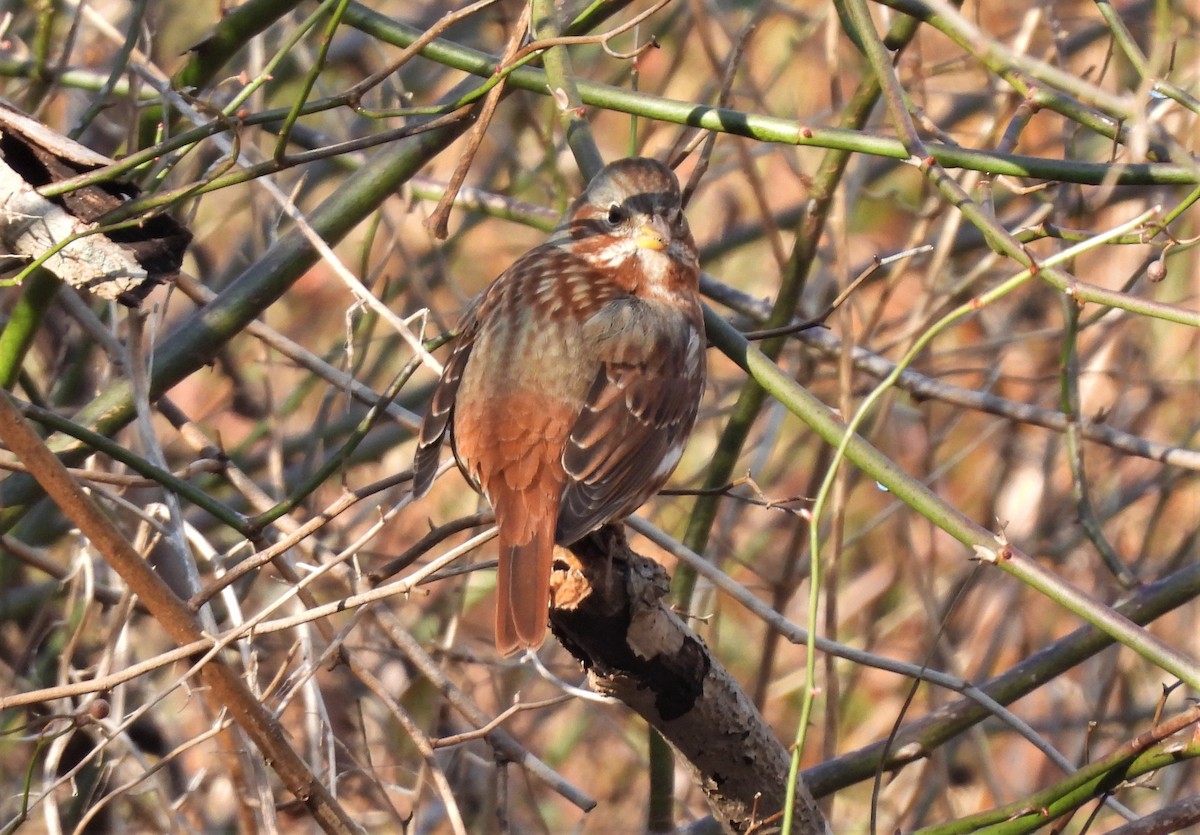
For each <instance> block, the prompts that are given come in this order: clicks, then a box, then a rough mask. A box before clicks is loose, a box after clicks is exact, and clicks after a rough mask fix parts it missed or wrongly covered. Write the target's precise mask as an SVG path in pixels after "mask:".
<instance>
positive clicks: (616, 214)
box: [608, 203, 625, 226]
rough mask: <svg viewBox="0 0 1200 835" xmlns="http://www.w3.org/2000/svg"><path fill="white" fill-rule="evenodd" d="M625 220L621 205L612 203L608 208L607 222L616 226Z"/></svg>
mask: <svg viewBox="0 0 1200 835" xmlns="http://www.w3.org/2000/svg"><path fill="white" fill-rule="evenodd" d="M624 219H625V210H624V209H622V208H621V204H619V203H613V204H612V205H611V206H609V207H608V222H609V223H610V224H611V225H613V226H616V225H617V224H618V223H620V222H621V221H623V220H624Z"/></svg>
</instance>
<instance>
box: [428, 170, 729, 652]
mask: <svg viewBox="0 0 1200 835" xmlns="http://www.w3.org/2000/svg"><path fill="white" fill-rule="evenodd" d="M682 202H683V201H682V197H681V194H680V188H679V181H678V180H677V179H676V177H675V174H674V173H673V172H672V171H671V169H670V168H668V167H667V166H665V165H663V164H662V163H660V162H658V161H657V160H654V159H650V158H646V157H632V158H627V159H621V160H617V161H615V162H612V163H610V164H608V165H607V166H605V167H604V168H603V169H601V170H600V171H599V172H598V173H597V174H596V175H595V176H594V177H593V178H592V179H591V181H590V182H589V183H588V184H587V186H586V188H585V189H584V191H583V192H582V194H580V196H579V197H578V198H577V199H576V200H575V201H574V203H573V204H572V205H571V207H570V208H569V209H568V211H567V213H566V215H565V216H564V220H563V222H562V223H561V224H560V225H559V226H558V228H557V229H556V230H555V231H554V232H553V233H552V234H551V236H550V238H549V239H548V240H547V242H546V243H544V244H542V245H540V246H537V247H534V248H533V249H531V250H529V251H528V252H526V253H525V254H524V255H522V256H521V257H519V258H518V259H517V260H516V261H515V262H514V263H513V264H512V266H510V267H509V268H508V269H507V270H505V271H504V272H503V273H502V274H501V275H500V276H499V277H498V278H497V279H496V280H495V281H494V282H493V283H492V284H491V285H490V286H488V287H487V288H486V289H485V290H484V291H483V292H482V293H481V294H480V295H479V296H477V297H476V298H475V300H474V301H473V302H471V303H470V304H469V306H468V307H467V309H466V310H465V312H464V313H463V314H462V317H461V320H460V321H459V323H458V325H457V327H456V328H455V336H454V344H453V349H452V352H451V354H450V356H449V358H448V360H447V361H446V363H445V366H444V368H443V371H442V376H441V378H440V380H439V381H438V384H437V386H436V388H435V389H434V392H433V396H432V398H431V400H430V405H429V408H428V411H427V413H426V415H425V417H424V419H423V422H422V425H421V430H420V435H419V438H418V444H417V450H416V453H415V456H414V464H413V471H414V476H413V494H414V497H415V498H420V497H422V496H424V495H425V494H426V493H428V491H429V489H430V486H431V485H432V483H433V480H434V476H435V475H436V474H437V469H438V463H439V458H440V450H441V446H442V443H443V440H444V439H445V437H446V436H447V435H449V437H450V442H451V448H452V450H453V453H454V457H455V459H456V460H457V463H458V466H459V469H460V470H461V471H462V473H463V474H464V476H465V477H466V479H467V481H468V482H470V483H471V485H472V486H473V487H474V488H475V489H476V490H478V491H479V492H482V493H483V495H484V497H485V498H486V499H487V500H488V502H489V503H490V504H491V506H492V508H493V510H494V511H495V516H496V527H497V530H498V534H497V539H498V540H499V555H498V565H499V568H498V575H497V587H496V632H495V638H496V648H497V651H498V652H499V653H500V654H501V655H503V656H511V655H513V654H515V653H516V652H518V651H520V650H522V649H525V648H530V649H534V650H536V649H537V648H538V647H540V646H541V644H542V642H543V641H544V640H545V635H546V628H547V625H548V621H549V603H550V575H551V570H552V567H553V550H554V546H555V545H556V544H557V545H560V546H567V545H570V544H572V543H574V542H576V541H578V540H579V539H581V538H582V537H584V536H585V535H587V534H588V533H589V532H591V531H593V530H595V529H597V528H599V527H601V526H603V525H605V524H607V523H610V522H616V521H620V520H622V519H624V518H626V517H627V516H629V515H631V514H632V513H634V512H635V511H636V510H637V509H638V508H639V507H640V506H641V505H642V504H643V503H645V502H646V500H647V499H649V498H650V497H651V496H653V495H654V494H656V493H657V492H658V490H659V489H660V488H661V487H662V485H663V483H664V482H665V481H666V480H667V478H668V477H669V476H670V475H671V473H672V472H673V471H674V469H675V467H676V465H677V464H678V463H679V460H680V457H681V456H682V454H683V449H684V445H685V443H686V442H687V439H688V437H689V435H690V434H691V431H692V428H693V426H694V424H695V422H696V415H697V412H698V410H699V404H700V400H701V396H702V395H703V393H704V384H705V375H706V360H705V349H706V345H707V343H706V338H705V333H704V318H703V307H702V305H701V302H700V297H699V278H700V265H699V256H698V254H697V250H696V243H695V241H694V239H693V238H692V233H691V230H690V229H689V227H688V222H687V219H686V218H685V217H684V214H683V206H682Z"/></svg>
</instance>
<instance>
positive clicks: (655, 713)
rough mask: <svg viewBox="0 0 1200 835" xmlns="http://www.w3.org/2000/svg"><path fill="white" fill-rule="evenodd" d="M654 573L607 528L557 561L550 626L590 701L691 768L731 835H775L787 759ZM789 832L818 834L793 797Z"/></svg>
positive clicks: (817, 817) (817, 820)
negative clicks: (622, 710) (637, 727)
mask: <svg viewBox="0 0 1200 835" xmlns="http://www.w3.org/2000/svg"><path fill="white" fill-rule="evenodd" d="M668 588H669V580H668V577H667V573H666V571H664V570H663V568H662V566H660V565H659V564H658V563H656V562H654V561H653V560H650V559H647V558H645V557H643V556H641V555H639V554H636V553H634V552H633V551H631V550H630V549H629V544H628V542H627V541H626V540H625V536H624V533H623V532H622V531H621V529H620V528H619V527H617V526H607V527H605V528H602V529H601V530H600V531H597V532H596V533H594V534H591V535H590V536H588V537H585V538H584V539H583V540H581V541H580V542H577V543H575V544H574V545H572V546H571V548H570V550H567V549H564V548H558V549H556V550H555V565H554V577H553V579H552V580H551V595H552V604H551V612H550V627H551V629H552V630H553V631H554V634H555V635H556V636H557V637H558V639H559V640H560V641H561V642H562V644H563V646H565V647H566V648H567V650H568V651H569V652H570V653H571V654H572V655H574V656H575V657H576V658H577V659H579V661H580V662H581V663H582V664H583V666H584V668H585V669H586V670H587V672H588V677H589V680H590V682H591V686H592V687H593V689H595V690H596V692H598V693H604V694H606V695H609V696H612V697H614V698H617V699H620V700H621V701H622V702H624V703H625V704H626V705H628V706H629V707H630V708H632V709H633V710H634V711H635V712H637V713H638V714H639V715H640V716H642V717H643V718H644V719H645V720H646V721H647V722H649V723H650V724H651V725H652V726H653V727H654V728H655V729H656V730H657V731H658V732H659V733H660V734H662V736H663V738H664V739H666V740H667V741H668V742H670V743H671V745H672V746H673V747H674V748H675V750H676V751H677V752H679V754H680V755H682V756H683V758H684V759H685V760H686V761H687V762H688V764H689V765H690V767H691V769H692V772H693V775H694V777H695V779H696V781H697V783H698V784H699V786H700V787H701V789H702V790H703V791H704V793H705V795H706V796H707V797H708V801H709V805H710V806H711V807H712V810H713V814H714V816H715V817H716V819H717V820H718V821H719V822H720V823H721V824H722V825H723V826H724V827H725V829H726V830H728V831H730V832H736V833H746V832H756V833H759V832H770V831H774V830H776V829H777V826H778V822H779V819H780V813H781V812H782V810H783V805H784V797H785V793H786V786H787V775H788V766H789V759H790V758H789V755H788V752H787V749H786V748H784V746H783V745H781V744H780V742H779V740H778V739H776V738H775V735H774V734H773V733H772V732H771V729H770V728H769V727H768V726H767V723H766V721H765V720H764V719H763V717H762V715H761V714H760V713H759V712H758V710H757V709H756V708H755V707H754V704H753V703H752V702H751V701H750V699H749V698H748V697H747V696H746V694H745V693H744V692H743V690H742V688H741V687H740V686H739V685H738V683H737V682H736V681H735V680H734V679H733V678H732V677H731V676H730V675H729V673H728V671H726V670H725V668H724V667H722V666H721V664H720V662H718V661H717V659H716V658H714V657H713V655H712V653H711V652H710V651H709V649H708V647H707V646H706V645H705V643H704V641H702V640H701V639H700V637H699V636H697V635H696V633H694V632H693V631H692V630H691V629H689V628H688V626H687V625H686V624H685V623H684V622H683V621H682V620H681V619H680V618H679V617H678V616H677V615H676V614H675V613H674V612H673V611H671V609H670V608H669V607H668V606H667V604H666V603H665V602H664V598H665V596H666V594H667V591H668ZM796 798H797V800H796V815H795V822H796V824H795V830H794V831H795V832H796V833H804V835H807V834H808V833H823V832H825V831H826V824H825V821H824V819H823V817H822V815H821V812H820V810H819V809H818V808H817V805H816V802H815V801H814V800H813V798H812V795H811V794H810V793H809V791H808V789H807V788H806V787H805V786H804V784H803V782H800V783H799V784H798V785H797V787H796Z"/></svg>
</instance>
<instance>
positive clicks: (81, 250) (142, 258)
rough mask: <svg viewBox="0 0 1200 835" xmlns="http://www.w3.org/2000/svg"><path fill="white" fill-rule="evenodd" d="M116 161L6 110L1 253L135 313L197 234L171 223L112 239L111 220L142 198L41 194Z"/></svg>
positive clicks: (136, 227)
mask: <svg viewBox="0 0 1200 835" xmlns="http://www.w3.org/2000/svg"><path fill="white" fill-rule="evenodd" d="M111 163H112V160H110V159H108V158H107V157H104V156H101V155H100V154H98V153H96V152H95V151H92V150H91V149H90V148H87V147H85V146H83V145H80V144H79V143H78V142H75V141H73V140H71V139H68V138H67V137H65V136H62V135H61V134H59V133H56V132H55V131H53V130H51V129H50V128H48V127H47V126H45V125H43V124H42V123H41V122H38V121H36V120H35V119H31V118H30V117H28V116H26V115H25V114H23V113H21V112H20V111H18V110H16V109H15V108H13V107H12V106H11V105H9V104H8V103H7V102H0V249H2V250H3V252H4V253H6V254H9V255H15V256H17V258H18V259H19V260H20V266H21V267H22V268H23V267H25V266H26V265H28V264H29V263H31V262H34V261H37V260H38V259H43V258H44V261H43V262H42V267H43V268H44V269H46V270H48V271H49V272H51V273H53V274H54V275H56V276H57V277H58V278H60V279H62V280H63V281H65V282H66V283H67V284H70V285H71V286H72V287H75V288H76V289H79V290H84V291H87V292H89V293H94V294H96V295H97V296H100V297H101V298H105V299H114V300H116V301H119V302H121V303H122V304H125V305H128V306H130V307H136V306H137V305H138V304H139V303H140V302H141V300H142V299H143V298H145V297H146V295H147V294H148V293H149V292H150V291H151V290H152V289H154V287H155V286H157V285H158V284H161V283H163V282H165V281H168V280H169V279H170V278H171V277H172V276H174V275H175V274H176V273H177V272H179V266H180V264H181V263H182V262H183V254H184V251H185V250H186V249H187V245H188V243H190V242H191V239H192V235H191V233H190V232H189V231H188V230H187V229H186V228H184V227H183V226H182V225H180V224H179V223H178V222H176V221H175V220H173V219H172V218H170V217H168V216H167V215H154V216H151V217H147V218H144V219H142V220H141V221H139V222H138V223H136V224H130V225H126V226H123V227H121V228H113V229H108V230H105V231H96V230H98V229H100V228H101V222H102V219H103V217H104V216H105V215H107V214H109V213H110V212H112V211H114V210H115V209H118V208H120V207H121V206H123V205H124V204H125V203H126V202H127V201H129V200H131V199H133V198H135V197H137V196H138V195H139V194H140V193H141V191H140V189H138V188H137V186H135V185H132V184H130V183H126V182H103V183H97V184H94V185H87V186H83V187H82V188H78V189H75V190H73V191H69V192H66V193H64V194H62V195H58V196H54V197H46V196H44V195H42V194H41V193H40V192H39V189H41V188H43V187H45V186H47V185H51V184H53V183H58V182H61V181H63V180H66V179H69V178H71V177H76V176H78V175H80V174H86V173H88V172H91V171H95V170H96V169H98V168H103V167H104V166H106V165H110V164H111Z"/></svg>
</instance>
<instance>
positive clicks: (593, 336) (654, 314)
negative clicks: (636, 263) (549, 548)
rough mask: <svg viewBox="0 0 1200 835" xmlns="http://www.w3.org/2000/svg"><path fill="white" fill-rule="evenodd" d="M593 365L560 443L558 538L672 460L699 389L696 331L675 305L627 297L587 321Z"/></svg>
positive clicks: (668, 468)
mask: <svg viewBox="0 0 1200 835" xmlns="http://www.w3.org/2000/svg"><path fill="white" fill-rule="evenodd" d="M585 330H586V331H587V336H588V339H589V342H590V344H592V345H594V346H595V349H596V354H597V357H598V359H599V370H598V371H597V373H596V376H595V379H594V381H593V383H592V385H591V388H590V390H589V391H588V394H587V398H586V401H585V405H584V408H583V409H582V411H581V412H580V415H579V418H578V420H577V421H576V423H575V425H574V427H573V429H572V431H571V434H570V437H569V438H568V440H567V446H566V448H565V449H564V451H563V468H564V469H565V470H566V474H567V484H566V486H565V488H564V490H563V501H562V505H561V507H560V509H559V517H558V529H557V533H556V539H557V541H558V542H559V543H562V544H569V543H571V542H574V541H575V540H577V539H579V538H580V537H581V536H583V535H584V534H586V533H587V532H588V531H591V530H594V529H595V528H597V527H599V526H600V525H602V524H604V523H605V522H608V521H611V520H613V519H616V518H621V517H624V516H626V515H628V514H630V513H632V512H633V511H634V510H636V509H637V508H638V506H640V505H641V504H642V503H643V502H645V501H646V499H648V498H649V497H650V496H651V495H653V494H654V493H655V492H657V491H658V489H659V488H660V487H661V486H662V484H663V482H665V481H666V479H667V477H668V476H669V475H670V474H671V472H672V471H673V470H674V469H675V465H676V464H678V463H679V458H680V456H681V454H682V452H683V446H684V444H685V443H686V441H687V436H688V434H689V433H690V432H691V429H692V425H693V424H694V423H695V420H696V411H697V408H698V401H699V399H700V394H701V392H702V391H703V389H704V373H705V372H704V348H705V345H704V337H703V335H702V333H701V332H700V331H698V330H697V328H696V327H695V326H694V323H693V321H692V320H691V319H689V318H688V317H687V316H685V315H683V314H681V313H680V312H679V311H678V310H677V309H669V310H668V315H665V316H664V315H663V311H662V310H656V309H655V308H654V306H653V305H651V304H648V303H647V302H645V301H642V300H640V299H635V298H626V299H623V300H621V301H619V302H614V303H611V304H609V305H606V306H605V307H604V308H603V309H602V310H601V311H600V312H598V313H597V314H596V315H595V316H593V317H592V318H591V319H590V320H589V321H588V322H587V324H586V325H585Z"/></svg>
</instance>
